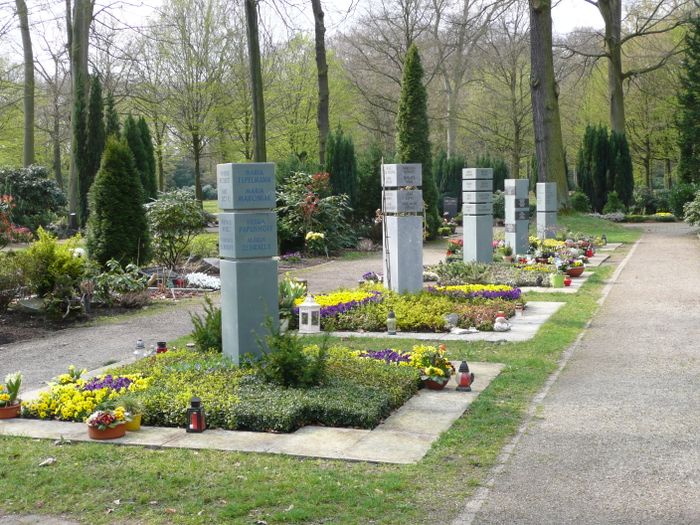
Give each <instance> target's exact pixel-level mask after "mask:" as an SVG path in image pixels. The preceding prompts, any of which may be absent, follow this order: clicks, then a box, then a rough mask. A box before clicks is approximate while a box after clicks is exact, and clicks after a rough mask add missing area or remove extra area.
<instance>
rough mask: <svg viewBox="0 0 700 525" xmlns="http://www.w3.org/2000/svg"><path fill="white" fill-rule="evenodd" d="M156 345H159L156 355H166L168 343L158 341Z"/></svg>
mask: <svg viewBox="0 0 700 525" xmlns="http://www.w3.org/2000/svg"><path fill="white" fill-rule="evenodd" d="M156 344H157V345H158V346H157V347H156V354H164V353H165V352H167V351H168V343H166V342H165V341H158V343H156Z"/></svg>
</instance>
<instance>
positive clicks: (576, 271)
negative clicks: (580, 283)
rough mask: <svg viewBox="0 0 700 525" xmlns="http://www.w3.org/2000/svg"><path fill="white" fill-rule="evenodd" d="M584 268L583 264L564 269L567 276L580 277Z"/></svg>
mask: <svg viewBox="0 0 700 525" xmlns="http://www.w3.org/2000/svg"><path fill="white" fill-rule="evenodd" d="M585 269H586V267H585V266H574V267H573V268H569V269H568V270H566V273H567V275H568V276H569V277H581V274H582V273H583V271H584V270H585Z"/></svg>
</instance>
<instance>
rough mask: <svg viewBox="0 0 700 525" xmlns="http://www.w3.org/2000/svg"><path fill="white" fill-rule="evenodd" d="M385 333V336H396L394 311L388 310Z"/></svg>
mask: <svg viewBox="0 0 700 525" xmlns="http://www.w3.org/2000/svg"><path fill="white" fill-rule="evenodd" d="M386 333H387V335H396V314H395V313H394V310H389V314H388V315H387V316H386Z"/></svg>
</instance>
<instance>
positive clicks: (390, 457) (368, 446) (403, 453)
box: [346, 429, 437, 464]
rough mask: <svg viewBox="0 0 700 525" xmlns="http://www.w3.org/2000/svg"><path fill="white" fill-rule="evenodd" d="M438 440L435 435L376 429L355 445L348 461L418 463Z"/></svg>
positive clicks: (349, 453) (348, 455)
mask: <svg viewBox="0 0 700 525" xmlns="http://www.w3.org/2000/svg"><path fill="white" fill-rule="evenodd" d="M436 438H437V436H436V435H434V434H415V433H413V432H399V431H395V430H378V429H375V430H373V431H372V432H370V433H369V434H368V435H367V436H365V437H363V438H362V439H360V440H359V441H358V442H357V443H356V444H355V446H354V447H353V448H352V450H350V451H349V452H348V454H347V456H346V459H355V460H359V461H370V462H373V463H399V464H411V463H418V462H419V461H420V460H421V459H423V456H425V454H426V453H427V452H428V450H430V446H431V445H432V443H433V441H435V439H436Z"/></svg>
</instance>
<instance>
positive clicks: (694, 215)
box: [683, 190, 700, 226]
mask: <svg viewBox="0 0 700 525" xmlns="http://www.w3.org/2000/svg"><path fill="white" fill-rule="evenodd" d="M683 220H685V222H687V223H688V224H690V225H692V226H700V190H698V192H697V193H696V194H695V199H693V200H692V201H690V202H687V203H686V204H685V205H684V206H683Z"/></svg>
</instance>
